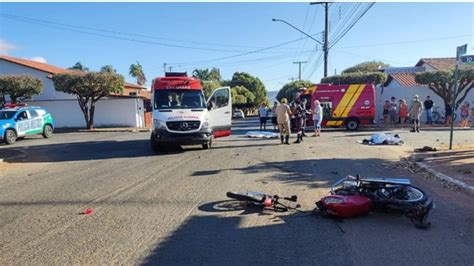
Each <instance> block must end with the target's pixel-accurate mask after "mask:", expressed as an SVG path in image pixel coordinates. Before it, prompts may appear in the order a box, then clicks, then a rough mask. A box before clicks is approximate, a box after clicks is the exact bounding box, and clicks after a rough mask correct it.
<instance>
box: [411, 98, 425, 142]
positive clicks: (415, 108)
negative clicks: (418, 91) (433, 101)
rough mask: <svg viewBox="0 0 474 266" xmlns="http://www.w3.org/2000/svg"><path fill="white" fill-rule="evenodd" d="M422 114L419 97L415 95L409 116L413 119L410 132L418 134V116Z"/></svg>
mask: <svg viewBox="0 0 474 266" xmlns="http://www.w3.org/2000/svg"><path fill="white" fill-rule="evenodd" d="M422 113H423V104H421V102H420V97H419V96H418V95H415V96H414V97H413V102H412V104H411V107H410V116H411V118H412V119H413V129H412V130H411V132H418V133H420V116H421V114H422Z"/></svg>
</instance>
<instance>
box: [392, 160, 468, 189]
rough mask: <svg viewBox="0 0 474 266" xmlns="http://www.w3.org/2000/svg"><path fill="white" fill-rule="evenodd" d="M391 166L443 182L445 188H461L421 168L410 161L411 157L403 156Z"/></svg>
mask: <svg viewBox="0 0 474 266" xmlns="http://www.w3.org/2000/svg"><path fill="white" fill-rule="evenodd" d="M389 168H391V169H393V168H398V169H404V170H406V171H409V172H410V173H417V174H419V175H420V176H422V177H423V178H425V179H427V180H432V181H436V182H438V183H440V184H441V186H442V187H444V188H448V189H451V190H454V191H460V190H461V188H460V187H459V186H458V185H456V184H454V183H451V182H448V181H446V180H443V179H441V178H439V177H437V176H435V175H433V174H432V173H430V172H428V171H426V170H424V169H422V168H420V167H419V166H418V165H417V164H416V163H414V162H412V161H410V160H409V159H406V158H402V159H401V160H400V161H399V162H395V163H393V164H392V165H391V166H390V167H389Z"/></svg>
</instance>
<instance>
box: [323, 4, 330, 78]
mask: <svg viewBox="0 0 474 266" xmlns="http://www.w3.org/2000/svg"><path fill="white" fill-rule="evenodd" d="M328 13H329V3H328V2H326V3H324V15H325V18H324V46H323V51H324V77H327V76H328V52H329V47H328V33H329V18H328Z"/></svg>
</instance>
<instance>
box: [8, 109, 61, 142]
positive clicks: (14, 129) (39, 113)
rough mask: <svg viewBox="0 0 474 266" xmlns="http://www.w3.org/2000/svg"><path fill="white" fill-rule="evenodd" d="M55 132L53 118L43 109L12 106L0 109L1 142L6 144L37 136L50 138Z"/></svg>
mask: <svg viewBox="0 0 474 266" xmlns="http://www.w3.org/2000/svg"><path fill="white" fill-rule="evenodd" d="M53 130H54V120H53V117H52V116H51V114H50V113H48V112H47V111H46V110H45V109H43V108H41V107H35V106H26V105H12V104H10V105H5V106H4V108H2V109H0V141H3V142H5V143H6V144H13V143H15V141H16V140H17V139H18V138H23V137H25V136H29V135H36V134H42V135H43V137H45V138H49V137H51V136H52V135H53Z"/></svg>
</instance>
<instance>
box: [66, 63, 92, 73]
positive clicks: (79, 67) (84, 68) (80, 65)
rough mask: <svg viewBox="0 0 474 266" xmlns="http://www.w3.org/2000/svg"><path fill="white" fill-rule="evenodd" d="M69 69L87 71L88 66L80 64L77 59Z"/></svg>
mask: <svg viewBox="0 0 474 266" xmlns="http://www.w3.org/2000/svg"><path fill="white" fill-rule="evenodd" d="M69 69H71V70H79V71H89V68H87V67H85V66H83V65H82V63H81V61H78V62H77V63H76V64H75V65H73V66H72V67H70V68H69Z"/></svg>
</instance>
